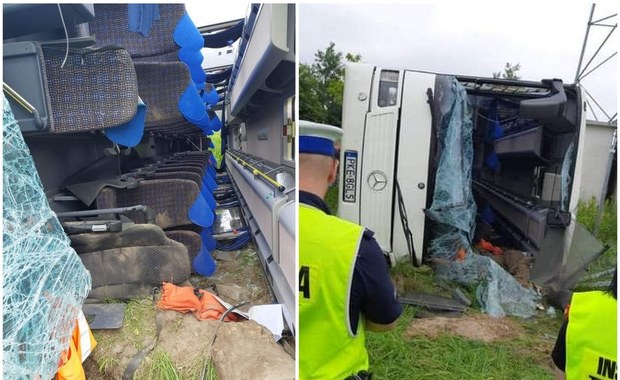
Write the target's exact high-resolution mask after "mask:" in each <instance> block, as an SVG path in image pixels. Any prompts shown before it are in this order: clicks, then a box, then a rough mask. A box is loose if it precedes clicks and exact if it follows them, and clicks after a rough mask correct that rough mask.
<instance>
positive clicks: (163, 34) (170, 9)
mask: <svg viewBox="0 0 620 380" xmlns="http://www.w3.org/2000/svg"><path fill="white" fill-rule="evenodd" d="M184 15H185V5H184V4H159V16H160V17H159V20H155V21H153V24H152V26H151V28H150V31H149V36H148V37H144V36H143V35H141V34H140V33H136V32H130V31H129V27H128V19H127V4H112V3H110V4H95V19H94V20H93V21H91V22H90V32H91V33H92V34H94V35H96V36H97V46H103V45H119V46H123V47H125V49H127V50H128V51H129V53H130V54H131V57H132V58H148V57H150V58H153V59H154V61H155V60H157V58H154V57H156V56H161V55H164V54H169V53H174V54H176V52H177V50H178V49H179V47H178V46H177V44H176V43H175V42H174V40H173V33H174V30H175V29H176V27H177V25H178V23H179V21H180V20H181V18H182V17H183V16H184ZM169 58H173V56H172V55H170V56H169ZM171 60H176V59H171Z"/></svg>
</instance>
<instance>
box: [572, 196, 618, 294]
mask: <svg viewBox="0 0 620 380" xmlns="http://www.w3.org/2000/svg"><path fill="white" fill-rule="evenodd" d="M616 206H617V205H616V202H615V200H609V201H607V202H606V203H605V206H604V208H603V214H602V217H601V223H600V228H599V232H598V236H597V238H598V239H599V240H600V241H601V242H602V243H603V244H605V245H608V246H609V249H608V250H607V251H606V252H605V253H603V255H601V257H599V258H598V259H597V260H596V261H594V262H593V263H592V264H591V265H590V267H589V268H588V273H589V274H594V273H599V272H601V271H604V270H607V269H612V268H616V265H617V263H618V240H617V237H618V235H617V231H618V218H617V215H618V213H617V207H616ZM597 212H598V204H597V203H596V200H595V199H594V198H592V199H591V200H590V201H589V202H580V203H579V206H578V209H577V220H578V221H579V222H581V224H583V225H584V226H585V227H586V228H587V229H588V230H589V231H590V232H593V231H594V227H595V223H596V215H597ZM610 280H611V275H608V276H604V277H602V278H598V279H595V280H593V281H594V282H595V283H596V282H598V283H605V282H609V281H610ZM588 285H590V286H588ZM591 285H592V282H590V283H588V282H587V281H583V282H581V283H580V284H579V286H580V287H585V288H588V287H592V286H591ZM594 287H596V286H594ZM599 287H600V286H599Z"/></svg>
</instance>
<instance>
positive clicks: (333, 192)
mask: <svg viewBox="0 0 620 380" xmlns="http://www.w3.org/2000/svg"><path fill="white" fill-rule="evenodd" d="M325 203H327V207H328V208H329V211H331V213H332V215H338V186H331V187H330V188H329V189H327V193H326V194H325Z"/></svg>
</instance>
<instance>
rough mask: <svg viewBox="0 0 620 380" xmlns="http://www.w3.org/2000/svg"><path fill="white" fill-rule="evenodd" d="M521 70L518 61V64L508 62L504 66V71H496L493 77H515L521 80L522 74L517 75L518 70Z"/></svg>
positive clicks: (514, 78)
mask: <svg viewBox="0 0 620 380" xmlns="http://www.w3.org/2000/svg"><path fill="white" fill-rule="evenodd" d="M519 70H521V64H520V63H517V64H516V65H512V64H511V63H510V62H506V66H505V67H504V72H503V73H502V72H501V71H498V72H494V73H493V78H496V79H499V78H502V79H513V80H519V79H521V77H520V76H518V75H517V71H519Z"/></svg>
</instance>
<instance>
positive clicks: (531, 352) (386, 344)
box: [367, 306, 561, 380]
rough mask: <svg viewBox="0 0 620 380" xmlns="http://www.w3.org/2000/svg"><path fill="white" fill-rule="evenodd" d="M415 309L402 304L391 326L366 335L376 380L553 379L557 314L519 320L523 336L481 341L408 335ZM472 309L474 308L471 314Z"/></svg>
mask: <svg viewBox="0 0 620 380" xmlns="http://www.w3.org/2000/svg"><path fill="white" fill-rule="evenodd" d="M416 312H417V309H416V308H414V307H410V306H406V307H405V311H404V313H403V315H402V316H401V318H400V319H399V321H398V326H397V327H396V329H395V330H393V331H391V332H389V333H368V334H367V346H368V352H369V354H370V366H371V370H372V371H373V373H374V374H375V376H376V377H374V378H376V379H377V380H380V379H441V378H450V379H462V380H468V379H471V380H481V379H488V380H491V379H493V380H500V379H506V380H508V379H511V380H512V379H514V380H517V379H531V380H543V379H553V378H554V377H553V372H552V369H551V366H550V361H549V355H550V352H551V349H552V348H553V343H554V339H555V338H554V337H555V335H556V334H557V331H558V330H559V326H560V323H561V317H558V316H554V317H552V316H541V317H538V318H536V319H532V320H527V321H526V320H521V321H519V323H521V324H522V325H523V326H524V329H525V334H523V335H522V336H521V337H519V338H517V339H513V340H507V341H495V342H491V343H484V342H479V341H474V340H469V339H465V338H461V337H457V336H451V335H443V336H440V337H438V338H435V339H428V338H421V337H415V338H407V337H406V336H405V335H404V332H405V330H406V328H407V326H409V324H411V322H412V321H413V319H414V318H415V314H416ZM473 313H475V312H473Z"/></svg>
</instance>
